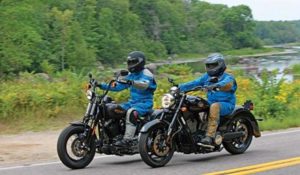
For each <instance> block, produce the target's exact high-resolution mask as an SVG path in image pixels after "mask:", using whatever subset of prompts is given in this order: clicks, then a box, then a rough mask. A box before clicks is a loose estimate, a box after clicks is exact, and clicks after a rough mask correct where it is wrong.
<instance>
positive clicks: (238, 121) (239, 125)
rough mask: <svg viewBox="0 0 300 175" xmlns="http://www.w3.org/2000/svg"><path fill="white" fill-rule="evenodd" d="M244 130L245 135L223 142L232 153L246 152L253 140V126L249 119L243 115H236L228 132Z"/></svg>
mask: <svg viewBox="0 0 300 175" xmlns="http://www.w3.org/2000/svg"><path fill="white" fill-rule="evenodd" d="M240 131H242V132H244V133H245V135H244V136H242V137H239V138H236V139H233V140H232V141H229V142H223V145H224V148H225V149H226V150H227V151H228V152H229V153H231V154H242V153H244V152H245V151H246V150H247V149H248V147H249V146H250V144H251V142H252V137H253V131H252V126H251V124H250V123H249V121H248V120H247V119H245V118H244V117H242V116H238V117H236V118H235V119H234V120H233V121H232V122H231V123H230V124H229V127H228V132H240Z"/></svg>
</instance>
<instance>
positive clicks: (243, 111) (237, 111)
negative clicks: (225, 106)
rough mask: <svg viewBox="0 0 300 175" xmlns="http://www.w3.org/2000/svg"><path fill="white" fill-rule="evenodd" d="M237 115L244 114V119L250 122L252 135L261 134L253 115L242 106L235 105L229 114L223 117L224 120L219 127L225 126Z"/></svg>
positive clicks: (257, 135) (258, 135)
mask: <svg viewBox="0 0 300 175" xmlns="http://www.w3.org/2000/svg"><path fill="white" fill-rule="evenodd" d="M237 116H244V117H245V119H246V120H248V122H249V123H250V124H251V127H252V130H253V135H254V136H255V137H260V136H261V133H260V130H259V126H258V123H257V120H256V119H255V117H254V115H253V114H252V113H251V112H250V111H249V110H248V109H245V108H243V107H236V109H234V111H233V112H232V114H231V115H229V116H226V117H224V120H225V122H224V123H223V124H222V125H221V127H222V128H223V127H227V125H228V124H229V123H230V122H231V121H232V120H233V119H234V118H235V117H237Z"/></svg>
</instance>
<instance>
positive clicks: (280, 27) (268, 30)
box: [255, 20, 300, 44]
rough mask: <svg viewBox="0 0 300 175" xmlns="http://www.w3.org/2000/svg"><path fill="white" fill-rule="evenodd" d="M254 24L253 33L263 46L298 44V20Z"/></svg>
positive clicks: (299, 26) (299, 21)
mask: <svg viewBox="0 0 300 175" xmlns="http://www.w3.org/2000/svg"><path fill="white" fill-rule="evenodd" d="M255 23H256V28H255V33H256V35H257V36H258V37H259V38H260V39H261V40H262V41H263V42H264V43H265V44H282V43H291V42H300V20H298V21H257V22H255Z"/></svg>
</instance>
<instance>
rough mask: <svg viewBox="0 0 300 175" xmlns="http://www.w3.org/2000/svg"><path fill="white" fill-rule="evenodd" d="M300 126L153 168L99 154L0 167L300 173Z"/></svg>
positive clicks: (151, 174)
mask: <svg viewBox="0 0 300 175" xmlns="http://www.w3.org/2000/svg"><path fill="white" fill-rule="evenodd" d="M299 145H300V129H299V128H296V129H289V130H284V131H277V132H267V133H263V136H262V137H261V138H258V139H253V142H252V145H251V146H250V148H249V149H248V150H247V151H246V152H245V153H244V154H241V155H234V156H233V155H230V154H229V153H227V152H226V151H225V150H223V151H222V152H219V153H211V154H205V155H203V154H198V155H194V154H190V155H185V154H180V153H178V154H175V155H174V157H173V158H172V160H171V161H170V162H169V163H168V164H167V165H166V166H165V167H162V168H155V169H154V168H150V167H149V166H147V165H146V164H145V163H144V162H143V161H142V160H141V158H140V156H139V155H134V156H123V157H118V156H98V157H96V158H95V159H94V160H93V161H92V163H91V164H90V165H89V166H88V167H87V168H85V169H81V170H70V169H68V168H67V167H65V166H64V165H63V164H62V163H60V162H50V163H41V164H33V165H25V166H24V165H21V166H14V167H2V168H0V175H25V174H26V175H29V174H30V175H56V174H59V175H69V174H70V175H92V174H97V175H135V174H136V175H158V174H163V175H176V174H178V175H200V174H208V175H209V174H210V175H213V174H251V173H257V174H272V175H276V174H278V175H282V174H285V175H288V174H291V175H297V174H298V175H300V148H299Z"/></svg>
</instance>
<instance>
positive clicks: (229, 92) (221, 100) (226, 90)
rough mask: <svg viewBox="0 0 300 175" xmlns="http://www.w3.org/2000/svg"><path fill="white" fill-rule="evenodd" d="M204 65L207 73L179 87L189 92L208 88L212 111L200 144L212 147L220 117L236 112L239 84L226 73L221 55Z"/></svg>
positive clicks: (210, 59)
mask: <svg viewBox="0 0 300 175" xmlns="http://www.w3.org/2000/svg"><path fill="white" fill-rule="evenodd" d="M204 63H205V69H206V73H205V74H204V75H202V76H201V77H199V78H198V79H196V80H194V81H191V82H187V83H184V84H181V85H179V88H180V90H181V91H187V90H191V89H193V88H195V87H197V86H203V87H206V89H207V100H208V103H209V104H210V109H209V117H208V126H207V131H206V137H205V138H203V139H201V141H200V143H202V144H203V145H212V144H213V140H214V138H215V135H216V130H217V128H218V122H219V119H220V116H221V117H222V116H226V115H229V114H230V113H231V112H232V111H233V110H234V107H235V103H236V96H235V92H236V89H237V84H236V81H235V78H234V77H233V76H232V75H230V74H228V73H226V72H225V70H226V64H225V61H224V57H223V55H221V54H220V53H213V54H210V55H209V56H208V57H207V59H206V60H205V62H204ZM216 89H218V90H217V91H215V90H216Z"/></svg>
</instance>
